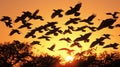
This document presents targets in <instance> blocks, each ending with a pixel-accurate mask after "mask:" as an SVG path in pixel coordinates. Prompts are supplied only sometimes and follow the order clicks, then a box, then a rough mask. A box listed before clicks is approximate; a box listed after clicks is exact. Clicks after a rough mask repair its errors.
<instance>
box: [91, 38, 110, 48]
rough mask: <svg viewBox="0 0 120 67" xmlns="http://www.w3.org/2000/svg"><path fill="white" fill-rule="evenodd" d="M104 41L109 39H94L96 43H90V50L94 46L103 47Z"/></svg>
mask: <svg viewBox="0 0 120 67" xmlns="http://www.w3.org/2000/svg"><path fill="white" fill-rule="evenodd" d="M105 39H109V38H106V37H100V38H97V39H96V41H93V42H92V43H91V45H90V48H92V47H94V46H96V45H98V44H99V45H101V46H103V45H104V42H103V41H104V40H105Z"/></svg>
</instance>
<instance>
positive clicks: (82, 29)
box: [75, 25, 88, 32]
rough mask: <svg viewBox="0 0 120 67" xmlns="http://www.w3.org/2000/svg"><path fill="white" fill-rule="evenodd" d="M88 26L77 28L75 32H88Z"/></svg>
mask: <svg viewBox="0 0 120 67" xmlns="http://www.w3.org/2000/svg"><path fill="white" fill-rule="evenodd" d="M87 27H88V26H87V25H85V26H82V27H77V29H76V30H75V31H82V32H86V30H85V28H87Z"/></svg>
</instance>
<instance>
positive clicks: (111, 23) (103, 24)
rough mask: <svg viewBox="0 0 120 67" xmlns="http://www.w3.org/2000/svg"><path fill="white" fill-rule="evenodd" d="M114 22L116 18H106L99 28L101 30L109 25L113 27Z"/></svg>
mask: <svg viewBox="0 0 120 67" xmlns="http://www.w3.org/2000/svg"><path fill="white" fill-rule="evenodd" d="M114 22H116V19H113V18H109V19H105V20H103V21H102V22H101V24H100V25H99V26H98V28H97V30H101V29H103V28H106V27H109V28H110V29H112V28H113V26H112V25H113V24H114Z"/></svg>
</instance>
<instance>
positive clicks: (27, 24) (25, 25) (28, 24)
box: [18, 23, 32, 29]
mask: <svg viewBox="0 0 120 67" xmlns="http://www.w3.org/2000/svg"><path fill="white" fill-rule="evenodd" d="M31 25H32V24H31V23H25V24H23V25H21V26H19V27H18V28H19V29H21V28H25V27H26V28H27V29H31V27H30V26H31Z"/></svg>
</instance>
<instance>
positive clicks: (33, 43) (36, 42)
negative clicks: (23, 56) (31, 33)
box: [30, 41, 41, 45]
mask: <svg viewBox="0 0 120 67" xmlns="http://www.w3.org/2000/svg"><path fill="white" fill-rule="evenodd" d="M30 44H32V45H35V44H38V45H41V44H40V41H32V42H31V43H30Z"/></svg>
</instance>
